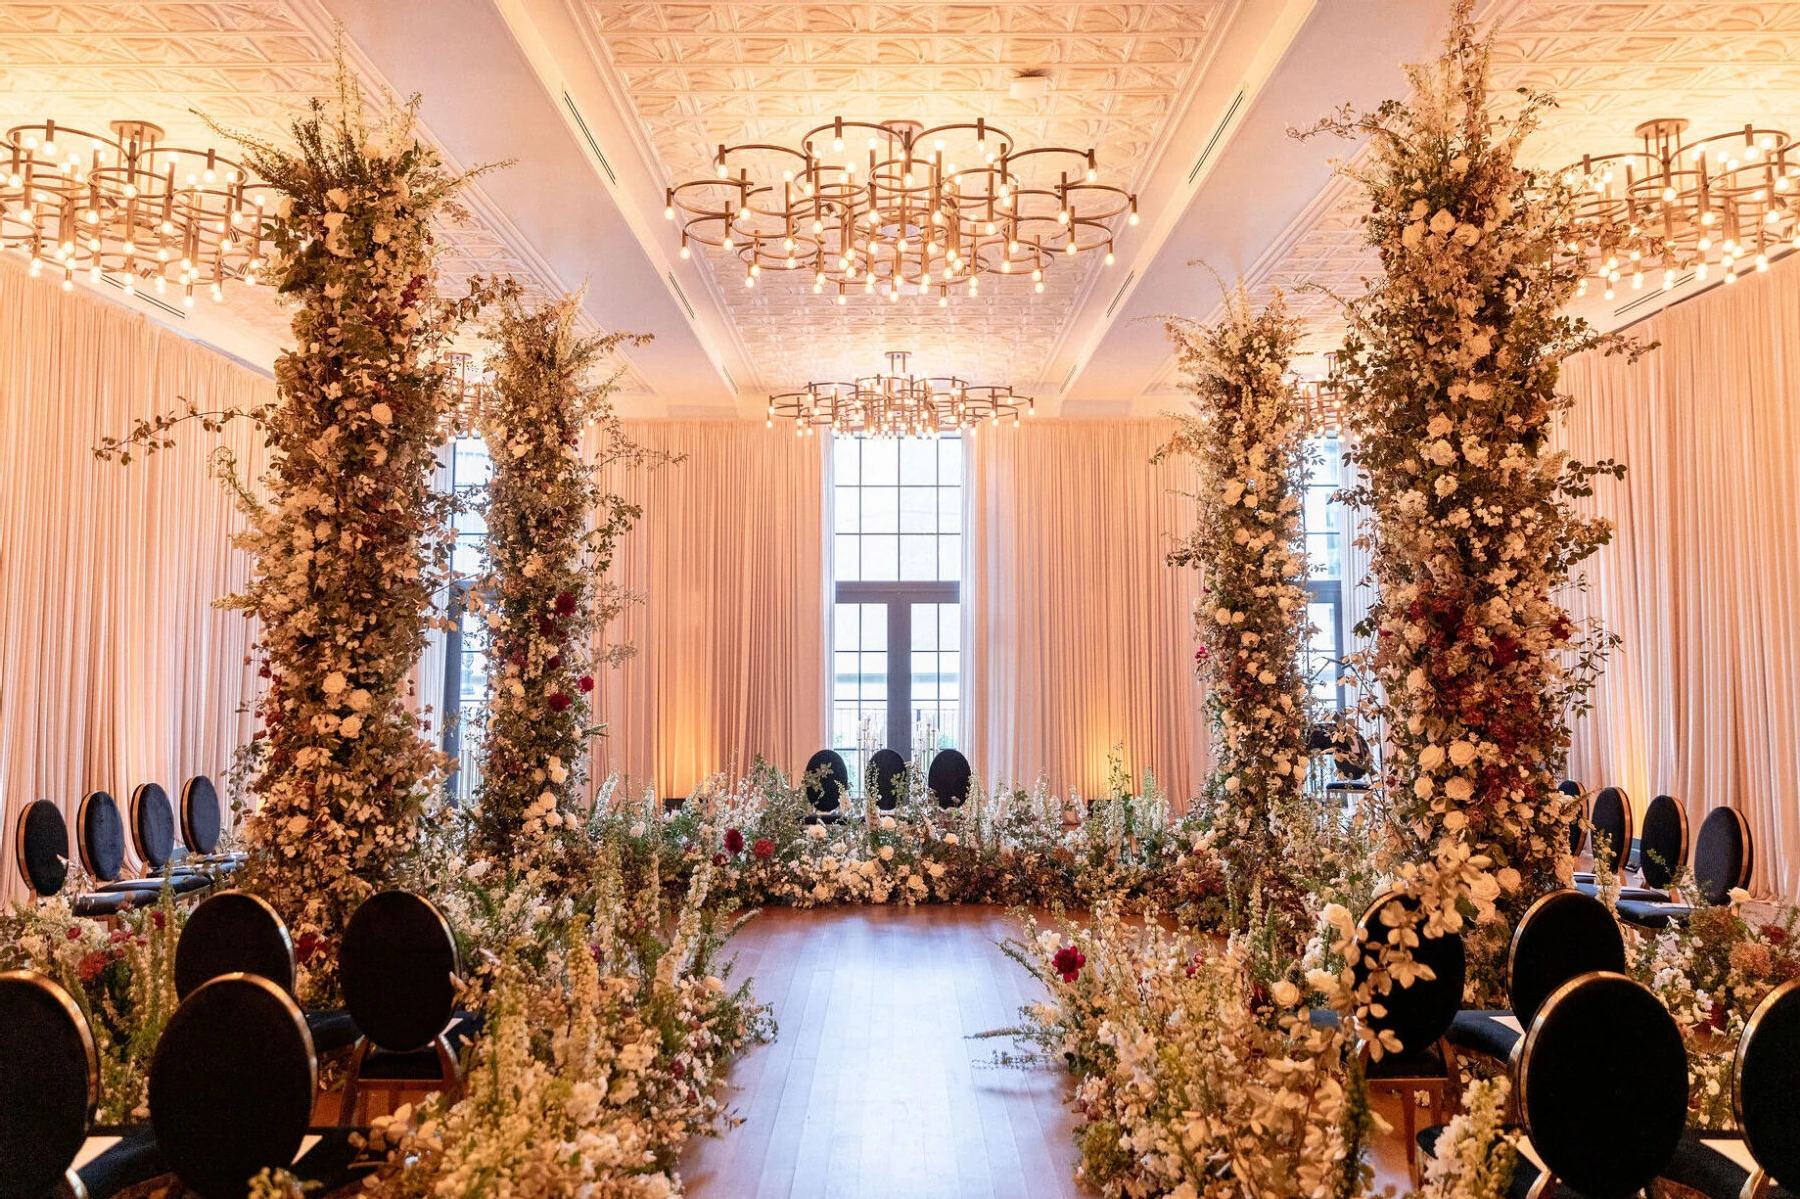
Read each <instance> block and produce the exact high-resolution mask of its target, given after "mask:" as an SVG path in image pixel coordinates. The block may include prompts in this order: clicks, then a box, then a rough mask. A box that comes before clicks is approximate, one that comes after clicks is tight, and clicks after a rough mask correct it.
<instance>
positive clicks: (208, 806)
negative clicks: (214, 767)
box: [181, 774, 244, 874]
mask: <svg viewBox="0 0 1800 1199" xmlns="http://www.w3.org/2000/svg"><path fill="white" fill-rule="evenodd" d="M224 832H225V809H224V807H223V806H222V805H221V804H220V803H219V792H218V789H217V788H216V787H214V786H213V781H212V780H211V779H209V778H207V777H206V776H205V775H204V774H196V775H195V776H194V777H193V778H191V779H189V780H188V781H187V782H185V783H183V784H182V786H181V840H182V842H183V843H184V844H186V846H187V848H188V856H189V859H190V860H191V861H193V862H194V863H195V864H196V865H199V866H204V867H205V868H206V869H207V870H210V871H214V872H216V873H221V874H222V873H228V872H230V871H232V870H235V869H237V868H238V867H239V866H241V865H243V862H244V855H243V854H241V853H220V852H219V840H220V838H221V837H223V835H224Z"/></svg>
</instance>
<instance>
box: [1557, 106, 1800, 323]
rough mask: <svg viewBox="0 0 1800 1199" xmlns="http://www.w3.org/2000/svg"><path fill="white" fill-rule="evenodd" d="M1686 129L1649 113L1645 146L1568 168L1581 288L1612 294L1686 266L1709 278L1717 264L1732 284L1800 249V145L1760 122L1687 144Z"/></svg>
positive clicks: (1573, 249)
mask: <svg viewBox="0 0 1800 1199" xmlns="http://www.w3.org/2000/svg"><path fill="white" fill-rule="evenodd" d="M1687 129H1688V122H1687V121H1686V120H1684V119H1681V118H1664V119H1661V120H1655V121H1645V122H1644V123H1643V124H1642V125H1639V126H1638V127H1637V129H1636V130H1634V132H1635V134H1636V135H1637V137H1638V138H1639V139H1641V141H1642V143H1643V148H1642V149H1640V150H1630V151H1627V152H1625V153H1622V154H1608V155H1604V156H1601V157H1595V156H1592V155H1585V156H1583V157H1582V160H1581V161H1580V162H1578V163H1574V164H1571V165H1570V166H1568V167H1566V168H1564V169H1563V171H1562V172H1561V175H1562V181H1563V183H1564V184H1565V185H1566V186H1568V187H1569V188H1570V189H1571V190H1572V191H1573V192H1574V195H1575V232H1574V237H1573V238H1572V239H1571V241H1570V242H1569V244H1568V245H1567V246H1566V247H1564V249H1565V250H1566V251H1567V253H1569V254H1571V255H1573V256H1576V257H1577V258H1579V259H1580V260H1581V261H1582V264H1583V268H1584V271H1585V277H1584V278H1583V279H1582V280H1581V282H1580V283H1579V284H1578V293H1577V294H1580V295H1585V294H1587V292H1588V290H1589V287H1590V284H1592V285H1595V286H1598V287H1600V288H1601V289H1603V294H1604V296H1605V298H1606V299H1608V300H1610V299H1612V298H1614V296H1615V295H1616V294H1617V290H1618V288H1619V287H1620V286H1621V285H1625V286H1629V287H1630V288H1631V289H1632V290H1634V291H1635V290H1640V289H1642V288H1643V286H1644V283H1645V280H1646V279H1648V278H1651V277H1652V275H1654V277H1655V280H1656V283H1657V284H1658V285H1659V286H1661V287H1662V288H1663V289H1665V290H1667V289H1670V288H1673V287H1674V286H1675V285H1676V283H1677V281H1678V279H1679V277H1680V275H1681V273H1682V272H1683V271H1687V270H1692V271H1693V273H1694V277H1695V278H1697V279H1701V280H1705V279H1706V278H1707V277H1708V275H1709V274H1710V273H1711V271H1712V268H1713V267H1715V266H1716V267H1718V268H1720V269H1721V270H1722V271H1723V272H1724V281H1725V282H1727V283H1730V282H1733V281H1735V280H1736V278H1737V276H1738V274H1739V273H1740V272H1743V271H1747V270H1767V269H1768V265H1769V255H1770V254H1772V253H1775V252H1777V251H1779V250H1783V249H1787V248H1789V247H1790V246H1791V247H1792V248H1794V249H1800V211H1797V209H1796V203H1795V201H1796V199H1797V198H1800V143H1797V142H1795V141H1794V140H1793V139H1792V138H1791V137H1789V136H1788V134H1786V133H1784V132H1781V131H1780V130H1776V129H1758V128H1756V127H1755V126H1754V125H1745V126H1744V127H1743V129H1742V130H1734V131H1732V132H1730V133H1719V134H1714V135H1713V136H1711V137H1706V138H1701V139H1700V140H1698V141H1694V142H1687V143H1683V141H1682V135H1683V134H1684V133H1686V132H1687Z"/></svg>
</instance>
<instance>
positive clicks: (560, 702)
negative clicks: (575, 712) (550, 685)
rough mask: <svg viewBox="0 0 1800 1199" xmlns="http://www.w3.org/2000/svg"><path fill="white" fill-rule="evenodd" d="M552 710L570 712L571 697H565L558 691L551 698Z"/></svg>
mask: <svg viewBox="0 0 1800 1199" xmlns="http://www.w3.org/2000/svg"><path fill="white" fill-rule="evenodd" d="M550 710H551V711H552V712H566V711H568V710H569V697H568V696H566V695H564V694H563V693H562V692H560V691H558V692H557V693H556V694H554V695H552V696H551V697H550Z"/></svg>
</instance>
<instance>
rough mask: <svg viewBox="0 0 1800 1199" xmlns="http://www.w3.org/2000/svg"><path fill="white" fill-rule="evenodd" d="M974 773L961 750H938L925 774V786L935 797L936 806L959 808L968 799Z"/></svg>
mask: <svg viewBox="0 0 1800 1199" xmlns="http://www.w3.org/2000/svg"><path fill="white" fill-rule="evenodd" d="M974 774H975V772H974V771H973V770H971V769H970V768H969V759H967V758H965V757H963V755H962V751H961V750H956V749H940V750H939V751H938V752H937V753H936V754H935V755H933V757H932V759H931V769H930V770H928V771H926V772H925V786H926V789H927V790H929V791H930V792H931V794H932V795H934V796H936V797H937V801H938V806H939V807H944V808H960V807H961V806H962V805H963V804H964V803H966V802H967V801H968V798H969V781H970V779H972V778H973V777H974Z"/></svg>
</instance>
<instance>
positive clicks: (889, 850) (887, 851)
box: [881, 845, 894, 862]
mask: <svg viewBox="0 0 1800 1199" xmlns="http://www.w3.org/2000/svg"><path fill="white" fill-rule="evenodd" d="M881 860H882V861H884V862H891V861H893V860H894V847H893V846H892V845H883V846H882V847H881Z"/></svg>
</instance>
